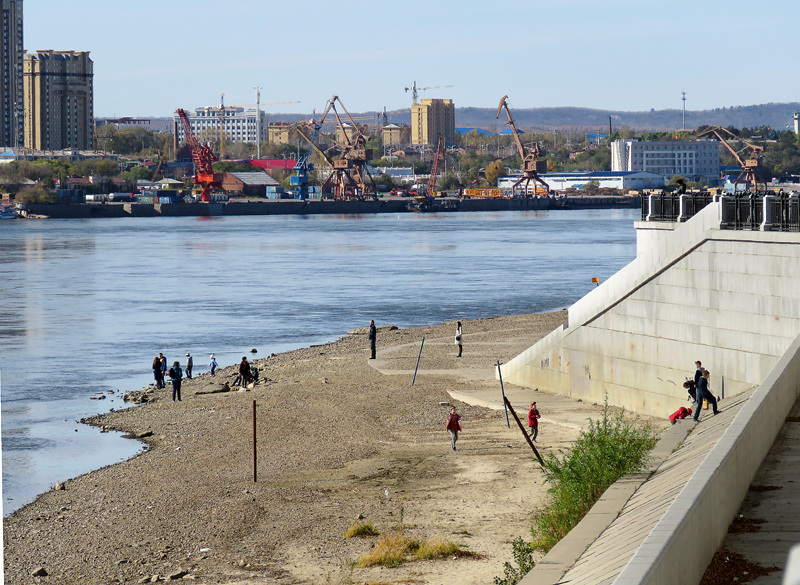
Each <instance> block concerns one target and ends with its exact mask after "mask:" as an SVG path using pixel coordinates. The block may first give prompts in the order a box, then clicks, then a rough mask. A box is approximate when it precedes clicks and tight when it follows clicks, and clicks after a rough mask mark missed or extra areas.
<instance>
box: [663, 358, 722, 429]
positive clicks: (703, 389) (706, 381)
mask: <svg viewBox="0 0 800 585" xmlns="http://www.w3.org/2000/svg"><path fill="white" fill-rule="evenodd" d="M694 365H695V367H696V368H697V369H696V370H695V372H694V380H686V381H685V382H684V383H683V387H684V388H686V391H687V392H688V393H689V398H690V400H691V401H692V402H694V404H695V408H694V415H692V409H691V408H686V407H683V406H681V407H680V408H679V409H678V410H676V411H675V412H673V413H672V414H671V415H670V416H669V421H670V422H671V423H672V424H675V421H677V420H678V419H683V418H686V417H688V416H692V419H693V420H694V421H695V422H697V421H698V420H700V410H701V409H702V408H703V401H704V400H705V401H706V402H707V403H708V404H709V406H711V408H712V410H713V412H714V414H719V408H718V407H717V397H716V396H714V393H713V392H711V386H710V380H711V372H709V371H708V370H707V369H705V368H704V367H703V364H702V363H701V362H700V360H697V361H696V362H695V363H694Z"/></svg>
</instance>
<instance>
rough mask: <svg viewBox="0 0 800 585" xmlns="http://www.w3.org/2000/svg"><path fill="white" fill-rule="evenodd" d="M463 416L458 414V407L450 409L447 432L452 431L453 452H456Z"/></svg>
mask: <svg viewBox="0 0 800 585" xmlns="http://www.w3.org/2000/svg"><path fill="white" fill-rule="evenodd" d="M460 420H461V416H460V415H459V414H458V413H457V412H456V407H455V406H451V407H450V414H449V415H448V416H447V430H448V431H450V445H451V446H452V447H453V451H455V450H456V441H458V431H460V430H461V425H460V424H459V421H460Z"/></svg>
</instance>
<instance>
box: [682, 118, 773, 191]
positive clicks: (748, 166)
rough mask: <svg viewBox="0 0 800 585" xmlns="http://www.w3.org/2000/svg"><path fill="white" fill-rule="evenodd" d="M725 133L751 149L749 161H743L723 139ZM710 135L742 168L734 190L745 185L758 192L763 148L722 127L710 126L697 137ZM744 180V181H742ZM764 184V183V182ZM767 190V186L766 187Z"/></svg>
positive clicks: (734, 183)
mask: <svg viewBox="0 0 800 585" xmlns="http://www.w3.org/2000/svg"><path fill="white" fill-rule="evenodd" d="M723 133H724V134H726V135H728V136H729V137H730V138H734V139H736V140H739V141H740V142H741V143H742V144H744V145H745V146H746V147H749V148H750V149H752V150H751V152H750V156H749V157H747V159H744V160H743V159H742V157H740V156H739V153H738V152H736V151H735V150H734V149H733V147H732V146H731V145H730V144H728V141H727V140H726V139H725V137H723ZM708 134H714V136H716V137H717V139H718V140H719V141H720V142H721V143H722V145H723V146H724V147H725V148H727V149H728V151H729V152H730V153H731V154H732V155H733V158H735V159H736V162H737V163H739V166H740V167H741V168H742V172H740V173H739V176H738V177H736V180H735V181H734V182H733V185H734V190H735V189H736V185H738V184H739V183H744V184H745V185H748V186H750V185H752V186H753V189H754V190H755V191H758V180H759V178H760V177H759V171H758V170H759V168H760V167H761V152H762V151H763V150H764V147H763V146H759V145H758V144H753V143H752V142H748V141H747V140H744V139H742V138H739V137H738V136H736V134H734V133H733V132H731V131H730V130H728V129H727V128H723V127H722V126H709V127H708V128H706V129H705V130H703V131H702V132H700V133H699V134H698V135H697V138H700V137H702V136H707V135H708ZM742 178H744V180H742ZM762 182H763V181H762ZM764 188H765V189H766V185H765V187H764Z"/></svg>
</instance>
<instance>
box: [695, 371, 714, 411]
mask: <svg viewBox="0 0 800 585" xmlns="http://www.w3.org/2000/svg"><path fill="white" fill-rule="evenodd" d="M710 378H711V374H710V373H709V371H708V370H706V369H703V373H702V374H701V376H700V380H699V382H698V383H697V410H696V411H695V413H694V417H692V418H694V420H695V422H696V421H697V420H699V418H700V410H701V409H702V407H703V399H706V400H708V403H709V404H710V405H711V406H712V408H713V409H714V414H719V410H718V409H717V399H716V398H715V397H714V395H713V394H712V393H711V390H710V387H709V385H708V382H709V379H710Z"/></svg>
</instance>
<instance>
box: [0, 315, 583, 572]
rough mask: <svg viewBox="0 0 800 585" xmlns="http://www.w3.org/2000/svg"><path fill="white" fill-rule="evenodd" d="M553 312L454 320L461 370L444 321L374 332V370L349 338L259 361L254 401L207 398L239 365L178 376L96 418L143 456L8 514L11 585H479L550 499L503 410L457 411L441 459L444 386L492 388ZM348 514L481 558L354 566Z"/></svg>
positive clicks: (555, 431)
mask: <svg viewBox="0 0 800 585" xmlns="http://www.w3.org/2000/svg"><path fill="white" fill-rule="evenodd" d="M565 318H566V312H565V311H557V312H553V313H545V314H536V315H518V316H512V317H498V318H493V319H481V320H477V321H464V358H461V359H458V358H456V357H455V355H456V352H455V347H454V345H453V340H452V334H453V332H452V330H454V323H443V324H441V325H438V326H435V327H421V328H416V329H404V330H403V329H401V330H397V331H387V332H381V333H380V334H379V338H378V349H379V354H378V359H377V360H375V361H374V362H372V361H371V360H368V359H367V358H368V347H367V342H366V339H365V336H364V335H349V336H346V337H343V338H341V339H340V340H338V341H335V342H332V343H328V344H323V345H317V346H312V347H308V348H303V349H299V350H295V351H291V352H288V353H285V354H279V355H276V356H271V357H268V358H264V359H259V360H256V362H255V363H256V364H257V365H258V366H259V368H260V371H261V376H260V378H261V381H260V383H259V384H257V385H256V386H255V387H254V388H252V389H251V390H250V391H244V392H238V391H234V392H225V393H212V394H204V392H208V391H214V390H218V389H219V388H220V385H221V383H222V382H225V381H228V382H230V381H232V379H233V377H234V376H235V372H236V366H228V367H226V368H223V369H222V370H221V371H220V372H219V374H218V377H217V378H216V379H212V378H210V376H209V375H208V374H203V375H201V376H199V377H197V378H195V379H193V380H191V381H187V382H185V384H184V390H183V398H184V399H183V401H182V402H175V403H173V402H172V401H171V400H170V399H169V391H168V390H159V391H156V392H155V397H156V401H155V402H153V403H148V404H146V405H142V406H137V407H136V408H131V409H126V410H122V411H115V412H109V413H106V414H103V415H99V416H98V417H93V418H92V419H91V420H92V422H93V423H94V424H97V425H104V426H106V427H107V428H114V429H118V430H121V431H124V432H128V433H131V434H132V435H133V436H143V435H144V436H143V440H144V441H146V442H147V443H148V445H149V447H150V448H149V449H148V451H146V452H145V453H143V454H141V455H138V456H136V457H134V458H133V459H130V460H127V461H125V462H122V463H118V464H115V465H111V466H108V467H104V468H102V469H99V470H96V471H93V472H91V473H88V474H86V475H83V476H81V477H78V478H75V479H72V480H68V481H66V482H64V489H63V490H51V491H50V492H47V493H46V494H43V495H42V496H41V497H39V498H38V499H37V500H36V501H35V502H34V503H32V504H29V505H27V506H25V507H23V508H21V509H20V510H17V511H16V512H15V513H14V514H12V515H11V516H10V517H8V518H6V519H5V520H4V548H5V570H6V580H7V582H14V583H36V582H38V580H37V578H36V577H33V576H31V575H32V573H33V572H34V571H35V570H36V569H37V568H38V567H43V568H44V570H45V571H46V572H47V573H48V574H49V575H51V576H52V577H53V578H55V579H57V580H59V581H60V582H89V583H107V582H110V581H113V580H114V579H116V580H118V581H119V582H121V583H137V582H143V581H142V579H144V578H146V577H148V578H149V577H152V576H154V575H159V576H160V577H161V578H165V577H167V576H169V575H174V574H178V573H179V572H181V571H186V572H188V573H189V574H191V575H193V576H194V577H195V578H196V579H198V580H199V581H200V582H218V583H238V582H242V581H244V580H246V581H247V582H255V583H279V584H282V583H286V584H289V583H323V582H326V579H331V578H332V579H333V581H332V582H339V581H338V579H339V577H337V575H345V574H346V573H351V574H352V572H355V573H356V574H357V577H356V576H355V575H353V579H355V580H356V582H367V581H370V582H371V581H381V582H397V580H402V579H408V578H412V577H413V578H414V579H416V580H417V582H420V583H454V584H455V583H463V582H465V579H466V582H490V581H491V579H492V577H493V576H494V575H499V574H501V573H502V563H503V562H505V561H507V560H510V556H511V551H510V544H509V543H510V542H511V541H512V540H513V539H514V538H516V537H517V536H520V535H524V534H525V533H526V532H527V529H528V515H529V513H530V512H531V510H533V509H534V508H535V507H536V506H537V505H539V504H540V503H541V502H542V501H543V498H544V497H545V494H546V488H545V486H544V485H543V481H542V480H543V477H542V475H541V471H540V470H539V469H538V466H536V465H535V464H534V463H533V461H532V458H531V453H530V450H529V448H528V447H527V444H526V443H525V442H524V440H523V439H522V438H521V437H520V436H519V431H518V429H515V428H511V429H509V428H507V427H506V424H505V419H504V416H503V415H502V413H501V412H498V411H492V410H487V409H484V408H479V407H472V406H468V405H463V404H461V403H457V402H454V404H456V405H457V406H458V408H459V412H460V413H461V414H462V416H463V417H464V429H465V430H464V432H463V433H462V439H461V441H460V442H459V447H460V449H459V450H458V451H456V452H453V451H451V450H450V446H449V440H448V437H447V434H446V432H445V431H444V418H445V414H446V407H444V406H442V404H443V403H448V402H451V401H452V399H451V398H450V397H449V396H448V394H447V392H448V390H458V391H464V392H469V391H470V389H473V390H480V389H485V388H487V387H488V388H494V387H495V386H496V384H497V382H496V381H495V380H494V379H493V368H492V365H493V363H494V362H495V360H496V359H500V360H501V361H504V360H507V359H509V358H511V357H513V356H514V355H516V354H517V353H519V352H520V351H522V350H523V349H525V348H526V347H528V346H530V345H531V344H532V343H533V342H535V341H536V340H537V339H539V338H541V337H542V336H544V335H545V334H546V333H548V332H549V331H551V330H552V329H554V328H555V327H557V326H559V325H560V324H561V323H563V322H564V320H565ZM423 336H425V338H426V341H425V347H424V349H425V351H424V353H423V358H422V362H421V365H420V372H419V374H418V377H417V380H416V383H415V386H414V387H411V386H410V379H411V374H412V372H413V368H414V362H415V360H416V357H417V353H418V351H419V343H420V341H421V339H422V337H423ZM525 392H528V393H531V394H532V391H525ZM525 399H526V400H527V399H528V398H527V397H526V398H525ZM254 400H255V401H256V403H257V428H258V445H259V455H258V481H257V482H253V469H252V418H253V413H252V409H253V406H252V404H253V401H254ZM539 400H540V402H539V404H540V410H541V409H542V403H543V401H544V402H546V401H547V400H554V401H557V400H562V401H565V400H566V399H561V398H558V397H547V396H544V395H541V397H540V398H539ZM525 406H527V405H525V404H523V405H518V407H519V408H521V409H524V408H525ZM573 406H575V405H574V404H573ZM565 407H566V406H565V405H563V404H562V405H556V404H553V405H552V406H551V407H550V408H549V411H550V412H554V413H555V412H557V411H560V410H563V408H565ZM578 407H579V408H581V409H583V411H585V413H586V415H587V416H589V415H592V414H594V413H596V412H597V407H596V406H593V405H583V404H581V405H578ZM546 410H547V408H546ZM583 411H582V412H583ZM521 414H522V415H524V414H525V413H524V412H521ZM547 416H548V414H547V413H545V417H547ZM573 427H574V425H573ZM542 435H543V436H540V443H541V448H542V451H543V452H545V453H546V452H547V451H548V450H549V449H552V448H563V447H567V446H568V445H569V444H570V443H571V441H573V440H574V438H575V437H576V436H577V430H576V429H575V428H572V427H570V426H560V425H557V424H551V425H547V427H546V428H543V429H542ZM387 494H388V495H387ZM358 516H361V517H363V518H366V519H368V520H370V521H372V522H373V524H374V525H375V526H376V527H377V528H378V529H379V530H381V531H385V530H390V529H392V528H396V527H397V526H401V525H402V526H403V527H404V528H405V530H406V531H407V532H408V533H410V535H412V536H414V537H427V538H430V537H432V536H437V535H441V536H443V537H445V538H448V539H450V540H453V541H458V542H460V543H462V544H465V545H466V546H467V547H468V549H469V550H471V551H473V552H475V553H476V554H477V555H478V556H477V558H472V559H459V560H457V561H425V562H421V563H420V562H418V563H410V564H407V565H404V566H403V567H400V568H398V569H385V568H372V569H353V568H352V567H351V566H350V565H349V564H348V563H349V561H350V560H354V559H357V558H358V557H359V556H360V555H362V554H365V553H366V552H367V550H368V549H369V547H370V546H371V544H372V542H374V539H373V540H372V541H370V540H361V539H348V540H345V539H343V534H344V532H345V531H346V530H347V529H348V528H350V526H352V524H353V523H354V521H355V518H357V517H358ZM466 575H468V576H469V577H468V578H466V577H465V576H466ZM326 576H327V577H326ZM331 576H333V577H331ZM341 580H342V582H344V577H341ZM329 582H330V581H329Z"/></svg>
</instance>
